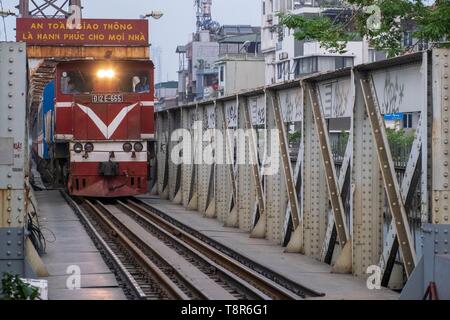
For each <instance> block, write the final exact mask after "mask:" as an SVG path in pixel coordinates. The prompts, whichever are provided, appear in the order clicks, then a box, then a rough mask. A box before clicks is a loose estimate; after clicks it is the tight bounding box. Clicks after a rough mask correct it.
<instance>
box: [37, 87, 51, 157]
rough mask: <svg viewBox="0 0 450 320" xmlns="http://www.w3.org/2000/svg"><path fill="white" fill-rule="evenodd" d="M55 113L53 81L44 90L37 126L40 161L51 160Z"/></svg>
mask: <svg viewBox="0 0 450 320" xmlns="http://www.w3.org/2000/svg"><path fill="white" fill-rule="evenodd" d="M54 113H55V82H54V81H51V82H50V83H49V84H47V86H46V87H45V88H44V92H43V96H42V104H41V105H40V107H39V112H38V118H37V121H36V122H37V123H36V126H35V130H36V131H37V134H36V137H35V139H36V144H37V156H38V158H39V160H46V161H47V160H50V159H51V155H50V145H51V144H53V141H54V139H53V131H54V125H53V123H54V121H53V119H54Z"/></svg>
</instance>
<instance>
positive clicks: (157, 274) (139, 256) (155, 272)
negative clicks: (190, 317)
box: [84, 200, 207, 300]
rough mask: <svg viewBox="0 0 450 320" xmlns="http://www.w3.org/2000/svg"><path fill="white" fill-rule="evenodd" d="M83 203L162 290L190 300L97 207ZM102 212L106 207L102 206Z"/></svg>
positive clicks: (177, 297) (176, 297)
mask: <svg viewBox="0 0 450 320" xmlns="http://www.w3.org/2000/svg"><path fill="white" fill-rule="evenodd" d="M84 202H85V203H86V204H87V205H88V206H89V207H90V208H91V209H92V211H93V212H94V213H95V214H96V216H97V217H98V218H99V219H100V220H101V221H102V222H103V223H104V224H105V225H106V226H107V227H108V228H109V229H110V230H111V232H112V233H113V235H114V236H115V237H117V238H119V239H120V240H121V242H122V243H123V244H124V245H125V246H126V247H127V249H128V250H129V252H131V253H132V254H133V256H134V257H135V258H136V260H138V261H139V263H140V264H141V265H142V266H143V267H144V268H145V269H146V271H148V272H149V273H150V274H151V275H152V276H153V277H154V278H155V279H157V280H158V281H159V283H160V284H161V285H162V287H163V288H164V290H166V291H167V293H168V294H169V295H170V296H171V297H172V298H173V299H177V300H190V298H189V297H188V296H187V295H186V294H185V293H184V292H183V291H182V290H181V289H180V288H178V287H177V286H176V285H175V284H174V283H173V282H172V280H171V279H170V278H169V277H168V276H167V275H165V274H164V273H163V272H162V271H161V270H160V269H159V268H158V267H157V266H156V265H155V264H154V263H153V262H152V261H151V260H150V259H149V258H148V257H147V256H146V255H145V254H144V253H143V252H142V251H141V250H140V249H139V248H138V247H137V246H136V245H135V244H134V243H133V242H132V241H131V240H130V239H129V238H128V237H127V236H126V235H125V234H124V233H123V232H122V231H120V230H119V228H117V227H116V226H115V225H114V224H113V223H112V222H111V221H110V220H109V219H108V218H107V217H106V216H105V215H104V214H103V213H102V212H101V210H100V209H98V207H97V206H96V205H95V204H93V203H92V202H91V201H89V200H84ZM100 204H101V203H100ZM102 208H103V209H104V210H107V209H106V207H104V206H103V205H102ZM196 293H197V294H198V295H199V296H200V297H203V298H205V299H206V298H207V297H204V295H203V293H201V292H198V291H197V292H196Z"/></svg>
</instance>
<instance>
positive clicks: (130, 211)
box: [73, 198, 319, 300]
mask: <svg viewBox="0 0 450 320" xmlns="http://www.w3.org/2000/svg"><path fill="white" fill-rule="evenodd" d="M73 201H74V202H76V203H75V206H76V207H77V209H78V211H80V212H79V214H81V215H82V218H83V220H85V226H86V227H87V228H88V230H89V231H90V233H91V236H92V237H94V238H96V239H97V241H96V242H97V244H99V245H100V246H101V248H102V251H103V252H104V254H105V255H106V256H107V257H108V260H109V261H110V262H112V264H113V269H114V270H115V272H116V275H118V278H119V279H122V283H123V284H124V285H123V287H124V289H125V291H126V293H128V297H129V298H130V299H173V300H232V299H236V300H272V299H273V300H297V299H302V298H306V297H311V296H318V295H319V294H317V293H315V292H313V291H309V290H308V289H306V290H305V288H300V289H299V288H296V290H295V292H294V290H291V289H287V288H285V287H283V286H281V285H280V284H278V283H276V282H275V281H273V280H271V279H268V278H267V277H265V276H264V275H262V274H260V273H259V272H257V271H255V270H252V269H251V268H249V267H248V266H246V265H244V264H242V263H240V262H238V261H236V260H235V259H233V258H232V257H230V256H227V255H226V254H224V253H223V252H221V251H220V250H218V249H217V248H216V247H214V246H212V245H210V244H208V243H205V242H204V241H202V240H200V239H198V238H196V237H195V236H193V235H191V234H189V233H188V232H186V231H185V230H183V229H181V228H179V227H178V226H176V225H174V224H172V223H170V222H169V221H167V220H166V219H164V218H162V217H161V216H160V214H161V213H160V212H155V210H156V209H154V208H152V207H150V206H148V205H146V204H144V203H143V202H140V201H139V200H137V199H134V198H130V199H120V200H98V199H97V200H95V199H75V200H73Z"/></svg>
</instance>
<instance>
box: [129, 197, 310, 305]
mask: <svg viewBox="0 0 450 320" xmlns="http://www.w3.org/2000/svg"><path fill="white" fill-rule="evenodd" d="M127 203H128V204H129V205H130V206H131V207H132V208H135V209H137V210H135V211H136V214H137V215H139V216H141V217H142V218H143V219H144V220H146V221H148V223H151V224H152V225H153V226H154V227H156V226H159V227H161V228H163V229H164V230H166V231H167V232H169V233H170V234H172V236H173V237H175V238H177V239H179V240H181V241H183V242H185V243H186V244H188V245H189V246H190V247H191V248H194V249H195V250H197V251H198V252H201V253H202V254H204V255H205V256H207V257H209V258H210V259H211V260H213V261H214V262H216V263H217V264H218V265H220V266H222V267H224V268H226V269H228V270H229V271H231V272H232V273H234V274H235V275H237V276H239V277H240V278H241V279H243V280H245V281H246V282H248V283H250V284H251V285H253V286H254V287H256V288H257V289H259V290H261V291H262V292H264V293H265V294H267V295H269V296H271V297H273V298H274V299H276V300H299V299H301V298H306V296H305V295H304V296H299V295H297V294H295V293H294V292H292V291H290V290H288V289H286V288H284V287H282V286H280V285H279V284H277V283H275V282H273V281H272V280H270V279H268V278H266V277H264V276H262V275H261V274H259V273H258V272H256V271H254V270H252V269H250V268H248V267H247V266H245V265H243V264H241V263H239V262H237V261H236V260H234V259H232V258H230V257H229V256H227V255H225V254H223V253H222V252H220V251H219V250H217V249H216V248H214V247H212V246H210V245H209V244H207V243H205V242H203V241H201V240H199V239H197V238H196V237H194V236H192V235H190V234H189V233H187V232H186V231H184V230H182V229H180V228H178V227H177V226H175V225H173V224H171V223H170V222H168V221H166V220H165V219H163V218H161V217H160V216H159V215H157V214H155V213H154V212H152V211H151V210H150V209H148V208H146V207H144V206H142V205H140V204H139V203H137V202H135V201H132V200H128V201H127Z"/></svg>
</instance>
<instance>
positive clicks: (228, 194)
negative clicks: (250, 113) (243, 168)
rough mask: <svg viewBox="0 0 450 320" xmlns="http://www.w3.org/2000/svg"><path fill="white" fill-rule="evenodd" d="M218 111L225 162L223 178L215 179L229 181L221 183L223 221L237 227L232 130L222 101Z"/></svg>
mask: <svg viewBox="0 0 450 320" xmlns="http://www.w3.org/2000/svg"><path fill="white" fill-rule="evenodd" d="M218 109H219V110H218V112H219V113H220V120H221V121H220V125H221V127H222V133H223V139H224V143H223V145H224V150H223V151H224V155H225V164H224V165H223V169H224V172H223V173H224V175H222V179H223V178H225V179H224V180H216V181H221V182H220V184H223V182H224V181H228V182H229V183H226V184H223V187H224V188H223V189H222V191H221V192H225V194H224V195H223V196H224V199H223V201H224V203H223V205H224V206H225V211H224V212H223V214H224V217H223V220H224V223H225V225H226V226H228V227H238V223H239V220H238V219H239V218H238V210H237V200H236V199H237V186H236V176H235V166H234V163H235V162H234V159H233V151H232V150H233V143H232V141H231V139H232V137H230V133H231V131H232V130H229V129H230V128H229V122H228V121H227V116H226V107H225V105H224V104H223V103H220V105H219V106H218Z"/></svg>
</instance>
